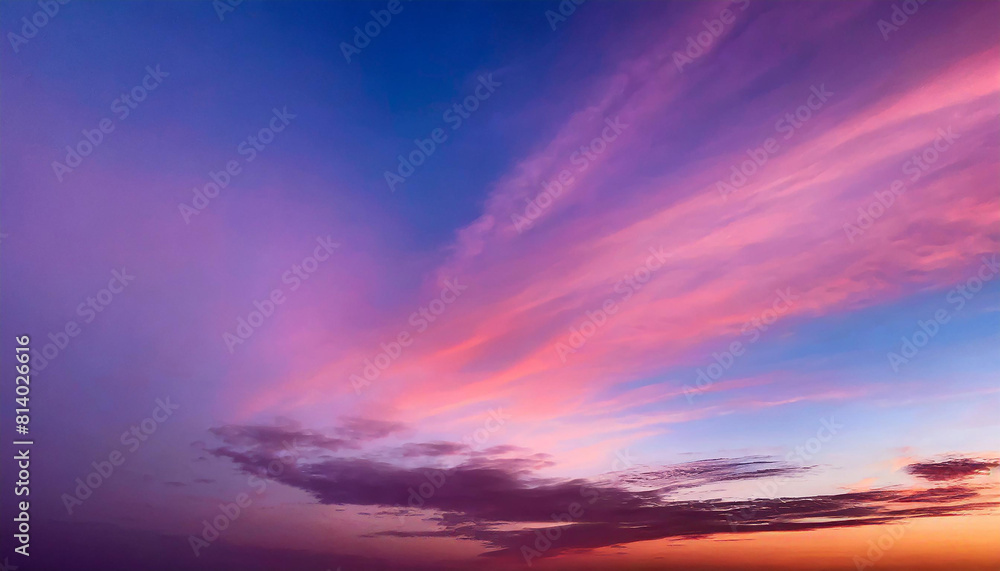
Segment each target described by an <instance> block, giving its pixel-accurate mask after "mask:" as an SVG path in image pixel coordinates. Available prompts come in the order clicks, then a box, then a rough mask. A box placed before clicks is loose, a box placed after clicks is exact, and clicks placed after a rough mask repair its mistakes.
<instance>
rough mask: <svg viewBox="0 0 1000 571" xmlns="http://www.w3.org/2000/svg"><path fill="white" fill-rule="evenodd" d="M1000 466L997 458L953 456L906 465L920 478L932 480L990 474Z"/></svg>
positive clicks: (908, 469) (938, 480)
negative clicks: (938, 460)
mask: <svg viewBox="0 0 1000 571" xmlns="http://www.w3.org/2000/svg"><path fill="white" fill-rule="evenodd" d="M997 466H1000V461H997V460H996V459H982V458H953V459H951V460H943V461H940V462H934V461H928V462H915V463H913V464H910V465H908V466H906V468H905V469H906V471H907V472H909V473H910V474H913V475H914V476H917V477H918V478H923V479H925V480H930V481H932V482H944V481H948V480H961V479H964V478H968V477H969V476H975V475H977V474H989V473H990V470H992V469H993V468H996V467H997Z"/></svg>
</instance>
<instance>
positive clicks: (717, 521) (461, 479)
mask: <svg viewBox="0 0 1000 571" xmlns="http://www.w3.org/2000/svg"><path fill="white" fill-rule="evenodd" d="M252 428H253V429H252V430H246V431H242V430H237V429H235V428H234V427H230V430H228V431H225V432H216V434H217V435H218V436H220V437H222V438H223V439H224V441H225V445H224V446H221V447H219V448H218V449H216V450H214V451H213V453H215V454H216V455H217V456H220V457H226V458H229V459H231V460H232V461H233V462H235V463H236V465H237V466H238V467H239V468H240V469H241V470H242V471H244V472H247V473H253V474H259V475H262V476H266V474H267V466H268V465H269V464H270V463H271V462H273V461H274V460H275V459H278V458H279V456H278V452H277V451H275V449H274V438H273V436H274V435H273V434H272V433H270V432H268V431H266V430H261V427H252ZM301 432H302V437H297V436H296V434H294V433H292V432H289V431H286V432H284V433H283V436H284V437H287V438H291V439H293V440H295V441H296V442H299V443H306V444H308V445H309V446H313V449H311V450H310V449H303V450H301V454H300V455H298V456H297V457H296V459H295V460H296V461H295V462H294V463H292V464H291V465H290V466H289V467H288V469H286V470H284V471H282V472H281V473H280V474H279V475H278V476H277V477H276V478H274V479H275V480H277V481H279V482H281V483H283V484H286V485H288V486H292V487H295V488H298V489H300V490H303V491H306V492H308V493H309V494H311V495H312V496H313V497H315V498H316V499H317V501H319V502H321V503H324V504H337V505H361V506H369V505H373V506H384V507H401V506H405V507H407V508H409V511H410V512H412V511H413V510H432V511H434V512H437V514H438V515H436V516H435V521H437V523H438V524H439V525H440V526H441V529H440V530H437V531H413V532H410V531H387V532H381V533H376V534H375V535H390V536H396V537H441V536H447V537H459V538H465V539H470V540H476V541H481V542H483V543H485V544H486V545H487V546H489V547H490V548H492V550H491V551H489V552H488V553H487V555H492V556H516V557H520V556H521V548H522V546H527V547H528V548H532V547H531V546H534V545H535V542H536V540H537V539H538V533H541V531H542V529H544V528H537V527H536V526H537V524H540V523H545V524H546V525H547V526H548V525H550V524H551V523H553V522H562V523H564V524H565V525H563V526H560V527H559V528H557V531H552V530H550V531H549V532H548V533H549V534H550V535H553V534H556V533H558V538H556V539H551V547H548V548H546V549H545V550H543V551H544V553H543V554H541V555H539V556H542V555H546V556H547V555H553V554H556V553H559V552H561V551H565V550H569V549H593V548H598V547H605V546H611V545H615V544H625V543H630V542H634V541H644V540H651V539H662V538H670V537H688V538H692V537H700V536H707V535H713V534H731V533H756V532H765V531H797V530H813V529H823V528H830V527H855V526H862V525H878V524H885V523H890V522H894V521H898V520H903V519H909V518H919V517H940V516H949V515H958V514H963V513H967V512H970V511H976V510H981V509H987V508H989V507H991V506H994V505H996V504H995V503H994V502H988V501H976V500H977V498H978V497H979V492H978V490H977V489H976V488H974V487H970V486H963V485H952V486H948V487H941V488H931V489H914V490H905V489H881V490H871V491H866V492H854V493H842V494H833V495H816V496H809V497H798V498H761V499H754V500H747V501H734V500H726V499H709V500H683V501H682V500H675V499H671V496H672V492H674V491H675V490H678V489H685V488H695V487H700V486H705V485H708V484H715V483H722V482H732V481H738V480H756V479H761V478H773V477H781V478H787V477H792V476H797V475H800V474H802V473H804V472H806V471H808V470H809V469H810V468H808V467H799V466H794V465H790V464H787V463H785V462H781V461H778V460H774V459H769V458H764V457H744V458H714V459H707V460H699V461H694V462H687V463H683V464H676V465H671V466H664V467H660V468H658V469H655V470H644V471H638V470H637V471H631V472H627V473H623V474H622V475H621V476H620V477H617V478H616V479H615V480H614V481H613V482H608V481H601V480H587V479H582V478H575V479H559V478H542V477H539V476H537V471H538V470H539V469H541V468H544V467H547V466H550V465H551V461H550V459H549V457H548V456H547V455H545V454H528V455H523V454H524V453H525V452H526V451H525V450H524V449H503V448H494V449H492V452H493V453H487V452H486V451H483V452H478V453H473V452H471V451H469V450H467V449H466V448H464V447H462V446H461V445H459V444H451V443H447V442H432V443H417V444H408V445H404V446H402V447H401V448H396V449H395V450H396V452H397V454H396V455H397V456H399V455H402V456H405V457H407V458H412V457H443V456H459V457H460V458H461V462H459V463H458V464H456V465H452V466H447V467H445V466H424V467H403V466H397V465H394V464H392V463H390V462H386V461H381V460H374V459H370V458H354V457H352V458H344V457H336V458H331V457H329V456H328V455H323V454H320V452H322V451H325V450H329V449H330V447H329V446H328V445H327V443H326V442H325V441H324V440H323V439H322V438H316V437H315V433H312V432H309V431H301ZM234 435H235V436H234ZM255 435H261V436H264V439H263V441H262V442H260V443H259V444H255V443H253V441H252V437H253V436H255ZM227 437H231V438H227ZM400 452H401V454H399V453H400ZM512 452H519V453H522V455H520V456H516V457H510V456H506V455H509V454H510V453H512ZM502 455H503V456H502ZM932 464H933V463H927V465H932ZM914 466H917V465H914ZM979 469H982V466H981V465H976V466H972V465H969V466H966V468H965V472H962V469H961V468H953V469H952V472H956V473H957V472H962V473H972V472H975V470H979ZM970 470H971V471H972V472H970ZM935 474H937V475H939V476H940V474H941V472H937V473H935ZM939 479H946V478H939ZM511 524H522V525H523V526H524V528H523V529H514V530H512V529H511Z"/></svg>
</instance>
